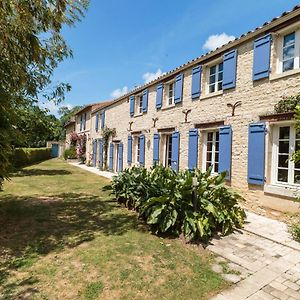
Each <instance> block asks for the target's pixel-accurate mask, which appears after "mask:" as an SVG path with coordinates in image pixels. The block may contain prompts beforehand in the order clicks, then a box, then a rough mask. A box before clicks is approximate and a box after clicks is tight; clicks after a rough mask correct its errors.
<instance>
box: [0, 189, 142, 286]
mask: <svg viewBox="0 0 300 300" xmlns="http://www.w3.org/2000/svg"><path fill="white" fill-rule="evenodd" d="M110 200H111V199H107V201H105V199H101V198H100V197H98V196H94V195H86V194H78V193H65V194H59V195H55V196H51V197H16V196H10V195H8V196H4V197H1V198H0V282H1V285H2V286H3V283H5V282H6V279H7V277H8V272H7V271H9V270H12V269H19V268H22V267H29V266H31V265H32V264H33V263H34V262H35V261H36V260H37V259H38V257H39V256H40V255H46V254H48V253H50V252H52V251H59V250H62V249H63V248H65V247H75V246H77V245H79V244H81V243H83V242H86V241H91V240H93V239H94V238H95V236H96V235H97V234H104V235H122V234H124V233H126V232H127V231H128V230H132V229H137V230H139V229H140V230H143V229H142V228H143V226H142V225H141V226H140V223H139V221H138V220H137V217H136V216H134V215H130V214H128V213H126V212H124V211H122V210H121V209H116V208H117V207H118V204H117V203H116V202H111V201H110ZM7 285H8V283H7ZM6 287H7V288H8V290H9V291H10V290H11V288H9V287H8V286H4V290H5V289H6Z"/></svg>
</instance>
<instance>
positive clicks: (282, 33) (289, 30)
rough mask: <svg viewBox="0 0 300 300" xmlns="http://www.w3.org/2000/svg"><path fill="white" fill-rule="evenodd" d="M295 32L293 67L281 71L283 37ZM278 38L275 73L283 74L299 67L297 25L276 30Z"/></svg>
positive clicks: (299, 34)
mask: <svg viewBox="0 0 300 300" xmlns="http://www.w3.org/2000/svg"><path fill="white" fill-rule="evenodd" d="M293 32H295V56H294V68H293V69H291V70H287V71H283V42H284V37H285V36H286V35H289V34H291V33H293ZM278 34H279V38H278V42H277V53H278V55H277V74H285V73H288V72H291V71H293V70H296V69H299V68H300V28H299V25H297V26H296V27H295V26H294V27H292V28H291V27H288V28H286V29H284V30H282V31H279V32H278Z"/></svg>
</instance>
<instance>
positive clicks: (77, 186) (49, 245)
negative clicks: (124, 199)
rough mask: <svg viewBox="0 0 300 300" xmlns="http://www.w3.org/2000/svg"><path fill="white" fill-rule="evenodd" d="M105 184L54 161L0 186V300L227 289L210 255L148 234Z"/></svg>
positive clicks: (178, 295) (187, 294) (202, 293)
mask: <svg viewBox="0 0 300 300" xmlns="http://www.w3.org/2000/svg"><path fill="white" fill-rule="evenodd" d="M106 184H108V180H107V179H104V178H102V177H99V176H97V175H94V174H92V173H88V172H86V171H83V170H81V169H79V168H76V167H73V166H70V165H68V164H67V163H65V162H62V161H60V160H57V159H53V160H49V161H46V162H43V163H40V164H37V165H34V166H31V167H28V168H25V169H23V170H20V171H19V172H17V173H15V174H14V175H13V177H12V178H11V181H10V182H6V183H5V185H4V191H3V192H0V284H1V287H0V298H1V299H207V298H209V297H210V296H212V295H213V294H215V293H216V292H218V291H220V290H222V289H223V288H225V287H226V286H227V284H226V283H225V282H224V281H223V279H222V277H221V276H220V275H218V274H216V273H214V272H213V271H212V270H211V265H212V263H213V261H214V258H213V256H212V255H211V254H210V253H209V252H207V251H205V250H203V249H201V248H200V247H198V246H191V245H185V244H184V243H183V242H182V241H181V240H180V239H167V238H160V237H157V236H155V235H153V234H151V232H149V230H148V228H147V227H146V226H145V225H144V224H142V223H141V222H140V221H139V220H138V219H137V217H136V214H135V213H134V212H131V211H128V210H127V209H124V208H122V207H120V206H119V205H118V204H117V203H116V202H115V201H114V200H113V198H112V196H110V195H109V193H108V192H103V191H102V190H101V188H102V187H103V186H105V185H106Z"/></svg>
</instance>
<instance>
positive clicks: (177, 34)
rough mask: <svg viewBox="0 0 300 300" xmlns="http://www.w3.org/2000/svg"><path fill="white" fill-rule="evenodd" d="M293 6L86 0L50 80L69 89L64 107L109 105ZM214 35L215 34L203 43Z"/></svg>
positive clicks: (270, 0) (263, 1)
mask: <svg viewBox="0 0 300 300" xmlns="http://www.w3.org/2000/svg"><path fill="white" fill-rule="evenodd" d="M296 4H298V1H296V0H295V1H294V0H288V1H287V0H260V1H241V0H213V1H212V0H210V1H207V0H188V1H182V0H160V1H158V0H152V1H151V2H150V1H143V0H127V1H124V0H123V1H120V0H110V1H103V0H102V1H99V0H90V8H89V10H88V11H87V13H86V16H85V18H84V19H83V20H82V22H80V23H78V24H77V25H76V27H75V28H66V29H64V32H63V34H64V37H65V39H66V40H67V43H68V44H69V46H70V47H71V48H72V50H73V54H74V57H73V58H72V59H68V60H66V61H65V62H63V63H62V64H61V65H60V66H59V68H58V69H57V70H56V71H55V75H54V81H55V82H56V81H62V82H68V83H70V84H71V86H72V91H71V92H70V93H68V94H67V95H66V101H65V103H64V104H63V105H70V106H74V105H82V104H87V103H91V102H99V101H102V100H106V99H111V98H112V95H114V96H117V95H120V94H121V92H122V91H123V92H125V91H127V90H130V89H132V88H133V87H134V86H136V85H141V84H143V83H144V82H145V80H147V79H148V80H149V79H151V78H153V77H155V75H154V74H156V75H157V74H159V73H160V71H161V72H166V71H169V70H171V69H173V68H175V67H176V66H179V65H181V64H183V63H185V62H186V61H188V60H190V59H192V58H195V57H197V56H200V55H201V54H203V53H205V52H207V51H208V48H210V47H213V46H214V45H215V44H216V43H217V44H218V43H221V42H222V41H224V39H225V41H226V39H228V38H230V37H232V36H236V37H237V36H239V35H241V34H243V33H245V32H247V31H249V30H252V29H254V28H255V27H257V26H259V25H261V24H263V23H264V22H265V21H268V20H270V19H272V18H273V17H276V16H279V15H280V14H281V13H282V12H283V11H286V10H290V9H292V7H294V6H295V5H296ZM223 33H225V35H222V34H223ZM212 35H216V36H215V37H211V38H210V39H209V37H210V36H212ZM219 35H221V36H219ZM208 39H209V41H208V43H206V42H207V40H208ZM220 40H221V41H220ZM205 43H206V45H207V48H206V49H204V48H203V46H204V45H205ZM50 109H51V110H52V112H55V108H53V107H50Z"/></svg>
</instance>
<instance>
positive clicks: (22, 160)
mask: <svg viewBox="0 0 300 300" xmlns="http://www.w3.org/2000/svg"><path fill="white" fill-rule="evenodd" d="M50 158H51V148H16V149H14V150H13V155H12V157H11V162H12V165H13V166H14V167H15V168H20V167H24V166H27V165H30V164H34V163H36V162H40V161H43V160H47V159H50Z"/></svg>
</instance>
